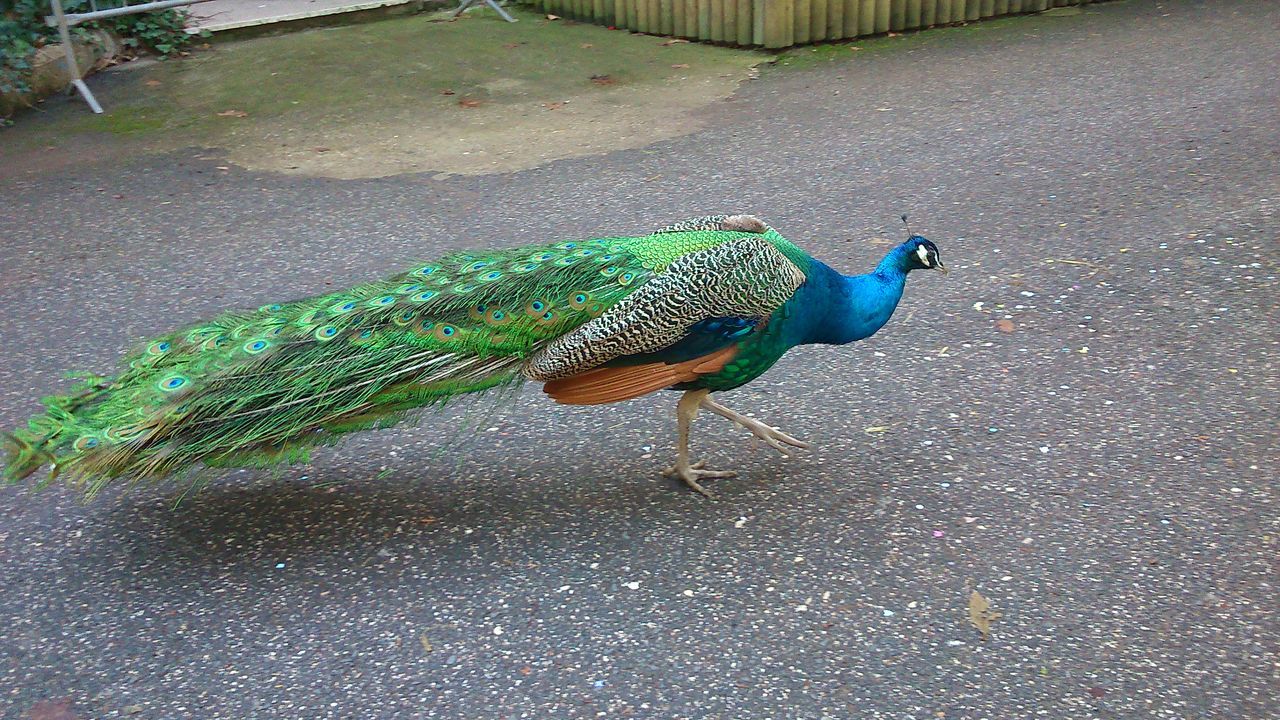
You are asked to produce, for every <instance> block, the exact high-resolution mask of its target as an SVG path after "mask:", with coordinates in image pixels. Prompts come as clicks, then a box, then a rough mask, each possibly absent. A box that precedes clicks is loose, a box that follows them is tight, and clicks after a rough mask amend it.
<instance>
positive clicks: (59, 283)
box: [0, 0, 1280, 720]
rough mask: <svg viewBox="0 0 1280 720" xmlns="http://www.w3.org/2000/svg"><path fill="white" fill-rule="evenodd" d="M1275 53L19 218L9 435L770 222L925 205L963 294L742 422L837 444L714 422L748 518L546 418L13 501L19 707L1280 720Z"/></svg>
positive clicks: (1045, 78)
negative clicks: (291, 299) (187, 492)
mask: <svg viewBox="0 0 1280 720" xmlns="http://www.w3.org/2000/svg"><path fill="white" fill-rule="evenodd" d="M1277 26H1280V7H1278V6H1277V5H1276V4H1274V3H1268V2H1261V1H1257V2H1245V1H1243V0H1236V1H1232V0H1222V1H1221V2H1213V3H1209V2H1192V1H1186V0H1163V1H1162V2H1152V1H1145V0H1135V1H1133V2H1128V3H1118V4H1112V5H1106V6H1098V7H1095V8H1093V9H1092V10H1090V11H1089V12H1088V13H1086V14H1084V15H1080V16H1075V17H1063V18H1060V19H1059V21H1058V22H1057V23H1056V24H1053V25H1047V24H1045V23H1044V22H1040V23H1031V24H1026V25H1017V24H1015V25H1012V26H1006V27H1003V28H999V29H994V30H979V31H968V32H954V33H948V34H935V35H933V36H929V37H926V38H921V39H916V40H912V39H907V40H903V41H902V42H903V43H904V44H903V45H902V46H901V47H900V48H898V49H895V50H891V51H884V52H878V51H877V52H870V51H869V52H866V53H864V54H860V55H859V56H858V58H857V62H856V63H847V64H833V65H824V66H821V67H817V68H814V69H810V70H804V71H800V72H783V73H766V76H765V77H764V78H763V79H762V80H760V81H757V82H753V83H751V84H749V86H747V87H745V88H744V89H743V91H742V92H741V93H739V94H738V95H737V96H736V97H735V98H734V99H733V100H732V101H731V102H727V103H724V104H723V105H720V106H718V107H717V108H716V109H715V114H716V115H717V116H718V117H717V118H716V120H715V122H714V123H713V124H712V126H711V127H710V128H709V129H707V130H705V131H702V132H699V133H697V134H696V135H693V136H690V137H687V138H683V139H680V140H676V141H672V142H668V143H664V144H661V145H657V146H654V147H650V148H646V149H644V150H640V151H631V152H622V153H617V154H613V155H609V156H605V157H598V158H593V159H585V160H579V161H571V162H561V163H557V164H554V165H552V166H549V167H545V168H542V169H538V170H532V171H528V172H524V173H520V174H517V175H509V176H505V175H504V176H491V177H479V178H470V179H465V178H464V179H441V178H436V177H432V176H423V177H399V178H389V179H382V180H370V181H358V182H339V181H325V180H305V179H288V178H280V177H276V176H258V175H251V174H245V173H242V172H237V171H235V170H230V171H220V170H217V169H216V167H215V166H216V165H218V164H219V163H218V161H217V159H216V158H213V159H209V158H206V157H203V156H198V155H195V154H186V155H182V154H180V155H176V156H169V157H165V158H161V159H155V160H146V161H137V162H136V163H135V164H131V165H126V166H125V167H123V168H119V167H116V168H102V169H96V170H86V171H83V172H82V173H81V174H79V175H76V176H75V177H74V178H73V179H72V180H71V181H70V182H68V181H66V180H64V179H59V178H56V177H44V178H33V179H29V180H23V181H21V182H11V183H9V184H8V185H7V186H5V187H4V188H2V189H0V193H2V194H3V200H4V203H3V207H4V209H3V210H2V211H0V212H3V213H4V214H5V217H4V230H5V232H4V235H5V241H4V244H3V247H0V265H3V267H4V272H3V273H2V274H0V299H2V300H3V306H4V308H5V311H6V313H7V319H6V320H5V321H4V324H3V326H2V329H0V420H3V422H4V424H6V425H8V424H13V423H16V422H18V421H19V420H20V419H22V418H23V417H25V416H26V415H27V414H28V413H29V412H31V411H33V410H34V409H35V407H36V405H35V403H34V397H35V396H36V395H37V394H39V393H41V392H45V391H49V390H52V389H54V388H56V387H58V386H59V383H60V380H59V373H60V371H61V370H62V369H64V368H66V367H86V368H98V369H105V368H107V367H109V366H110V363H111V362H112V361H113V359H114V358H115V357H116V356H117V354H118V353H119V352H120V351H121V350H122V349H124V348H125V347H127V346H129V344H130V343H131V342H133V341H134V340H135V339H137V338H139V337H141V336H144V335H147V334H149V333H152V332H154V331H156V330H158V329H160V328H165V327H169V326H173V325H177V324H180V323H184V322H187V321H191V320H194V319H196V318H199V317H201V316H204V315H207V314H210V313H212V312H215V311H217V310H219V309H222V308H224V307H227V306H254V305H257V304H261V303H264V302H267V301H269V300H274V299H279V298H280V297H281V296H287V295H291V294H293V295H297V294H303V293H311V292H315V291H321V290H325V289H329V288H331V287H337V286H341V285H345V284H348V283H353V282H356V281H359V280H362V279H366V278H370V277H375V276H378V275H381V274H384V273H387V272H389V271H391V270H393V269H397V268H400V267H402V266H404V265H406V264H408V263H409V262H410V261H411V260H412V259H414V258H418V257H424V256H431V255H435V254H437V253H440V252H442V251H444V250H446V249H449V248H456V247H462V246H467V245H498V244H511V243H520V242H531V241H535V240H542V239H546V238H551V237H559V236H564V235H574V236H576V235H591V234H597V233H609V232H617V231H637V230H643V229H647V228H650V227H653V226H654V225H655V223H659V222H663V221H667V220H670V219H673V218H679V217H682V216H688V215H692V214H699V213H703V212H708V211H715V210H747V211H752V212H755V213H758V214H760V215H762V216H764V217H766V218H768V219H769V220H770V221H772V222H773V223H774V224H776V225H777V226H778V227H779V228H781V229H782V230H783V231H784V232H786V233H787V234H789V235H790V236H792V237H793V238H795V239H796V240H798V241H799V242H801V243H803V244H804V245H805V246H807V247H808V248H809V249H811V250H812V251H813V252H814V253H815V254H816V255H819V256H820V257H823V258H825V259H826V260H828V261H829V262H831V263H832V264H834V265H836V266H838V267H841V268H845V269H848V270H858V269H862V268H867V267H869V266H870V265H871V264H872V263H874V262H875V260H876V259H877V257H878V254H879V253H881V252H882V251H883V249H884V247H883V246H882V245H879V244H877V242H887V241H888V240H889V239H896V238H900V237H901V230H900V229H899V228H898V227H895V222H896V221H895V219H894V218H895V215H896V214H897V213H899V212H904V211H905V212H910V213H911V214H912V216H913V225H914V226H915V227H916V229H917V230H918V231H921V232H924V233H925V234H927V235H929V236H931V237H933V238H934V239H936V240H937V241H938V243H939V245H940V246H941V247H942V249H943V253H944V257H945V258H946V259H947V261H948V263H949V264H950V265H951V266H952V267H953V273H952V275H951V277H950V278H949V279H944V278H942V277H937V276H926V277H913V278H912V280H911V283H910V286H909V287H908V290H907V296H906V298H905V300H904V302H903V305H902V307H901V308H900V309H899V311H898V314H897V316H896V317H895V318H894V320H893V321H892V323H891V324H890V326H889V327H888V328H886V329H885V330H884V331H883V332H882V333H881V334H880V335H878V336H876V337H875V338H874V339H872V340H871V341H868V342H866V343H863V344H861V345H859V346H856V347H851V348H844V349H832V348H820V349H808V350H803V351H800V352H796V353H794V354H793V355H791V356H789V357H788V358H786V359H785V360H784V361H783V362H782V363H781V364H780V365H779V366H778V367H777V368H776V369H775V370H773V371H772V372H771V373H770V374H769V375H767V376H766V377H765V378H764V379H763V380H762V381H760V382H758V383H757V384H755V385H753V386H751V387H750V388H747V389H743V390H740V391H737V392H734V393H731V394H728V395H726V398H725V401H726V402H728V403H731V404H732V405H735V406H738V407H742V408H748V409H750V410H752V411H753V412H755V413H757V414H758V415H759V416H761V417H764V418H767V419H769V420H770V421H773V422H776V423H778V424H780V425H782V426H784V427H785V428H786V429H788V430H789V431H791V432H793V433H796V434H799V435H802V436H805V437H807V438H809V439H811V440H813V441H815V442H816V444H817V449H816V451H815V452H813V453H811V454H810V455H808V456H806V457H803V458H798V459H796V460H793V461H790V462H786V461H783V460H781V459H779V458H776V457H772V456H770V455H769V454H768V453H766V452H764V451H756V452H752V451H751V450H750V449H749V445H748V443H747V442H746V441H745V440H744V439H743V438H742V437H741V436H740V435H739V434H738V433H736V432H735V431H734V429H733V428H731V427H730V426H729V425H728V424H727V423H723V422H721V421H719V420H718V419H715V418H711V419H707V420H705V421H703V422H701V423H700V424H699V426H698V428H697V437H696V440H695V442H696V444H697V446H698V447H699V448H700V449H702V450H703V451H705V453H706V454H707V455H708V456H709V457H710V458H711V460H712V461H713V462H714V463H715V464H716V465H720V466H729V465H731V466H735V467H737V468H739V469H741V470H742V471H744V472H743V476H742V477H741V478H740V479H737V480H732V481H718V482H716V483H715V489H716V490H717V492H718V493H719V497H720V500H719V501H718V502H708V501H706V500H704V499H702V498H701V497H700V496H698V495H696V494H694V493H691V492H688V491H685V490H683V489H681V488H679V487H677V486H676V485H675V484H673V483H672V482H671V481H668V480H665V479H663V478H661V477H660V476H659V475H658V469H659V468H660V467H661V466H663V465H664V464H665V463H666V461H667V460H668V459H669V457H670V455H671V453H672V451H673V441H674V422H673V420H672V417H671V411H672V405H673V400H674V398H673V397H671V396H669V395H664V396H660V397H653V398H648V399H644V400H641V401H636V402H632V403H629V404H626V405H624V406H620V407H613V408H603V409H600V408H596V409H589V408H588V409H567V408H561V407H554V406H552V405H550V404H548V403H547V402H545V401H543V400H542V399H541V398H540V397H538V393H536V392H533V391H532V390H527V391H526V392H525V393H524V394H523V395H522V396H521V397H520V398H519V399H518V400H517V401H516V402H515V403H514V404H513V405H511V406H509V407H499V408H497V409H496V410H492V409H490V408H484V407H481V408H476V409H474V410H472V411H470V414H469V415H466V416H465V417H464V416H463V415H461V414H459V413H460V412H461V411H457V412H455V413H453V414H452V415H448V416H446V417H445V418H443V419H440V420H435V419H429V420H427V421H425V422H423V423H422V424H421V425H420V426H419V427H417V428H405V429H401V430H395V431H384V432H381V433H377V434H371V435H366V436H363V437H360V438H358V439H355V440H354V441H352V442H348V443H346V444H344V445H342V446H341V447H339V448H336V449H334V450H332V451H326V452H323V453H320V454H319V457H318V459H317V460H316V462H315V463H314V464H312V465H311V466H309V467H305V468H295V469H289V470H286V471H284V472H282V473H280V474H279V475H278V476H274V477H272V476H267V475H264V474H257V473H249V472H240V473H228V474H226V475H225V476H222V478H221V479H220V480H219V481H218V482H217V483H215V485H214V486H213V487H212V488H211V489H210V490H209V491H207V492H206V493H205V494H203V495H201V496H199V497H196V498H194V499H191V500H189V501H188V502H186V503H185V505H184V506H183V507H182V508H181V509H180V510H179V511H177V512H172V511H170V509H169V508H170V505H171V503H172V500H173V494H172V492H171V491H169V490H166V489H144V490H141V491H138V492H134V493H132V494H127V495H119V494H117V495H113V496H110V497H106V498H103V499H101V500H100V501H98V502H96V503H95V504H93V505H89V506H82V505H79V504H78V503H77V502H76V500H75V499H74V497H73V496H71V495H70V494H69V493H67V492H66V491H64V490H62V489H52V490H49V491H46V492H44V493H41V494H38V495H30V494H28V493H27V492H26V491H24V490H20V489H7V490H4V491H3V492H2V494H0V513H3V520H2V521H0V522H2V523H3V524H2V525H0V627H2V628H4V629H3V637H2V639H0V707H2V708H3V711H4V717H5V718H22V717H27V713H28V712H29V711H30V712H32V717H38V718H49V717H72V716H74V717H79V718H88V717H118V716H123V715H125V714H127V713H134V714H133V715H131V716H132V717H143V718H206V719H213V718H237V719H240V718H518V717H528V718H533V717H538V718H544V717H545V718H551V717H556V718H560V717H637V718H846V717H859V718H894V719H898V718H948V719H959V718H971V719H974V720H977V719H979V718H992V719H1005V718H1031V717H1046V718H1245V719H1250V720H1263V719H1264V718H1275V717H1280V699H1278V698H1277V695H1278V693H1277V690H1278V689H1280V664H1278V663H1280V657H1278V655H1277V652H1278V650H1280V640H1278V638H1280V607H1278V605H1280V601H1278V600H1277V583H1278V582H1280V578H1278V577H1277V564H1276V563H1277V560H1276V558H1277V553H1278V551H1280V521H1278V519H1277V518H1278V513H1277V511H1278V510H1280V505H1278V501H1280V490H1278V487H1277V479H1278V473H1277V459H1278V458H1277V448H1278V447H1280V433H1278V432H1277V417H1278V415H1280V413H1278V412H1277V393H1280V380H1278V377H1280V369H1278V368H1277V362H1278V361H1280V347H1278V346H1277V342H1278V341H1277V315H1276V305H1277V300H1280V293H1278V292H1277V291H1278V289H1280V282H1278V281H1277V266H1276V252H1277V244H1276V237H1277V232H1278V231H1280V218H1277V215H1276V209H1277V205H1278V204H1280V184H1278V181H1277V177H1278V174H1277V170H1278V169H1280V162H1278V158H1277V149H1278V148H1280V142H1278V141H1277V138H1280V112H1277V107H1278V106H1280V84H1278V83H1276V82H1275V71H1276V67H1277V66H1280V45H1278V44H1277V43H1276V42H1275V36H1274V30H1275V28H1276V27H1277ZM117 196H120V197H117ZM157 200H158V201H159V202H160V203H161V204H157ZM977 303H982V305H981V306H978V307H979V308H980V309H975V305H976V304H977ZM1002 320H1008V321H1009V323H1010V324H1005V323H1001V322H1000V321H1002ZM1002 328H1003V329H1002ZM1004 330H1012V332H1005V331H1004ZM1086 348H1087V352H1086ZM464 422H465V423H467V424H468V425H469V426H470V427H474V428H476V430H477V432H476V433H475V439H474V440H473V441H470V442H467V443H462V444H460V445H459V444H458V443H454V445H455V446H458V449H456V450H453V451H450V452H448V453H443V454H441V453H439V452H437V451H436V448H437V447H439V445H440V444H441V443H442V442H447V441H452V440H457V439H458V436H459V434H463V435H469V434H470V433H469V432H467V433H459V432H458V431H457V430H456V429H455V428H456V427H458V426H459V425H460V424H462V423H464ZM867 428H886V429H884V430H883V431H879V432H876V431H868V430H867ZM973 589H977V590H979V591H980V592H981V593H983V594H984V595H985V596H986V597H988V598H990V600H991V601H992V603H993V605H994V606H995V608H996V609H997V610H998V611H999V612H1001V613H1002V617H1000V618H999V619H998V620H997V621H996V623H995V624H994V626H993V628H992V633H991V637H990V639H989V640H987V641H986V642H983V641H981V640H980V639H979V636H978V634H977V632H976V631H975V630H974V629H973V628H972V627H971V626H970V625H969V623H968V618H967V612H966V602H967V598H968V596H969V592H970V591H971V590H973ZM64 699H65V701H66V702H69V703H70V705H69V706H67V705H65V704H60V703H63V701H64ZM33 706H34V710H33ZM60 707H69V708H70V712H71V713H72V715H68V714H66V713H63V714H53V713H55V712H57V708H60Z"/></svg>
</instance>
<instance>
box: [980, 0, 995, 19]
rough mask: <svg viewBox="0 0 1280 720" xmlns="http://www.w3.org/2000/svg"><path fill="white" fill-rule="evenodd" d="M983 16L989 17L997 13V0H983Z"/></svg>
mask: <svg viewBox="0 0 1280 720" xmlns="http://www.w3.org/2000/svg"><path fill="white" fill-rule="evenodd" d="M981 14H982V17H984V18H989V17H991V16H992V15H995V14H996V0H982V11H981Z"/></svg>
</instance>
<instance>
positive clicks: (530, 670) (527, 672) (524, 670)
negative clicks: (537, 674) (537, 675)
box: [520, 665, 533, 675]
mask: <svg viewBox="0 0 1280 720" xmlns="http://www.w3.org/2000/svg"><path fill="white" fill-rule="evenodd" d="M532 673H533V668H531V667H529V666H528V665H525V666H524V667H522V668H520V674H521V675H530V674H532Z"/></svg>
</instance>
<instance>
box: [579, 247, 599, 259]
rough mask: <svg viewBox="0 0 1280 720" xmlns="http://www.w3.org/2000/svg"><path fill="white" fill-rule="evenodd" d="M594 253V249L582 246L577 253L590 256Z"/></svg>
mask: <svg viewBox="0 0 1280 720" xmlns="http://www.w3.org/2000/svg"><path fill="white" fill-rule="evenodd" d="M595 254H596V251H595V250H592V249H591V248H583V249H581V250H579V251H578V255H580V256H582V257H591V256H592V255H595Z"/></svg>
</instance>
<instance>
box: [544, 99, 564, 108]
mask: <svg viewBox="0 0 1280 720" xmlns="http://www.w3.org/2000/svg"><path fill="white" fill-rule="evenodd" d="M542 107H544V108H546V109H548V110H559V109H560V108H562V107H564V102H563V101H560V102H546V103H542Z"/></svg>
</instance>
